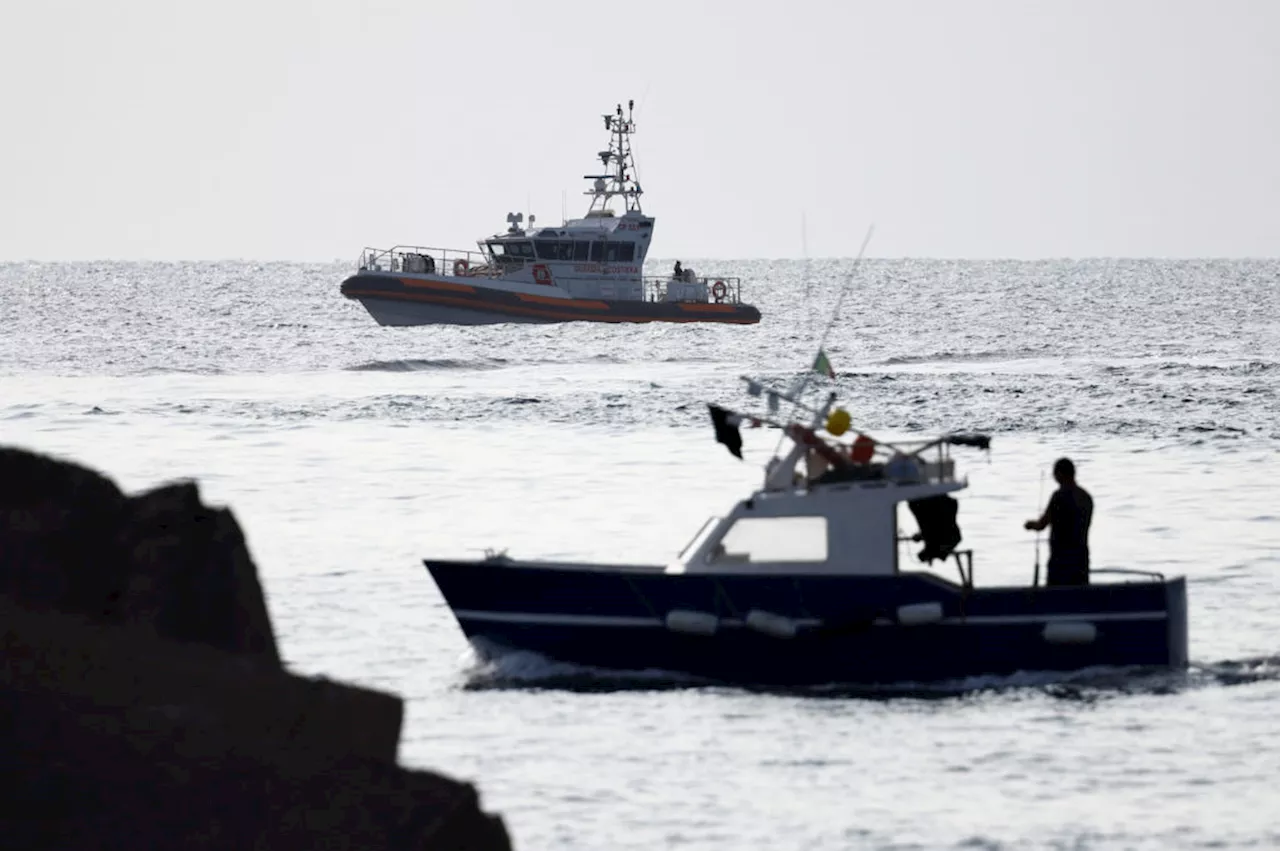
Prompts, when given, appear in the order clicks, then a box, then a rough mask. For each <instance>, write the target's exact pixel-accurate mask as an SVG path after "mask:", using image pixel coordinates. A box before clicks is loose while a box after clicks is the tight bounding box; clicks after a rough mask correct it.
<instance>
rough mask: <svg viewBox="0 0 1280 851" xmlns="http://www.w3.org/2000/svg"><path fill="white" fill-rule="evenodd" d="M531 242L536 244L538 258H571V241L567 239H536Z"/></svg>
mask: <svg viewBox="0 0 1280 851" xmlns="http://www.w3.org/2000/svg"><path fill="white" fill-rule="evenodd" d="M533 244H534V245H535V246H537V249H538V259H539V260H572V259H573V243H572V242H570V241H568V240H555V239H537V240H534V243H533Z"/></svg>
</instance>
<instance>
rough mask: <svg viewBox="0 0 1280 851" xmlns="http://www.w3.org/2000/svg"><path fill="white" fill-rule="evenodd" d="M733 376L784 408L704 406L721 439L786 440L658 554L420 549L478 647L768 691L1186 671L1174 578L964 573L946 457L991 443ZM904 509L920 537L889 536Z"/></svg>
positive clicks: (1183, 613)
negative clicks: (754, 478) (907, 431)
mask: <svg viewBox="0 0 1280 851" xmlns="http://www.w3.org/2000/svg"><path fill="white" fill-rule="evenodd" d="M819 357H820V359H825V355H823V354H821V352H820V354H819ZM744 380H745V381H746V382H747V390H748V393H749V394H750V395H751V396H753V397H762V396H763V397H766V398H767V399H768V401H769V404H768V410H769V411H770V412H772V411H775V410H777V409H779V408H780V407H781V406H782V404H783V403H784V402H785V403H789V404H790V405H791V407H792V410H793V411H794V412H796V414H795V416H794V417H793V418H791V419H789V420H785V421H784V420H774V419H772V418H771V414H769V413H766V414H762V415H759V416H757V415H751V414H743V413H739V412H737V411H731V410H728V409H726V408H722V407H720V406H717V405H708V410H709V413H710V416H711V421H712V426H713V428H714V430H715V436H716V440H717V441H719V442H720V443H722V444H724V445H725V446H726V447H727V448H728V449H729V451H730V452H731V453H733V454H734V455H735V456H737V457H738V458H741V457H742V453H741V449H742V433H741V430H740V429H741V428H742V427H743V425H744V424H750V425H765V426H772V427H775V428H779V429H782V440H781V441H780V443H779V448H778V452H779V453H780V452H781V451H782V450H783V447H784V446H787V444H788V443H789V448H787V450H786V452H785V454H781V455H780V454H778V453H775V454H774V456H773V457H772V458H771V459H770V461H769V462H768V463H767V464H766V465H765V475H764V480H763V483H762V486H761V487H760V488H758V489H757V490H755V491H754V492H752V493H751V494H749V495H747V496H746V497H745V498H743V499H741V500H740V501H738V502H737V503H736V504H735V505H733V506H732V507H731V508H730V510H729V511H728V512H727V513H726V514H725V515H724V516H723V517H713V518H711V519H710V520H708V521H707V522H706V523H705V524H704V525H703V527H702V528H701V529H700V530H699V531H698V532H697V533H696V534H695V535H694V536H693V538H692V540H690V541H689V543H688V544H687V545H686V546H685V547H684V549H683V550H681V551H680V553H679V554H678V555H677V556H676V557H675V558H674V559H673V560H672V561H671V562H670V563H669V564H666V565H657V564H584V563H562V562H549V561H538V560H520V559H515V558H512V557H510V556H508V555H507V554H505V553H502V554H493V553H490V554H488V555H486V556H485V557H484V558H481V559H475V560H467V561H457V560H446V559H435V558H429V559H426V560H425V561H424V564H425V566H426V568H427V570H428V572H429V573H430V576H431V577H432V579H433V580H434V581H435V583H436V585H437V586H438V587H439V589H440V592H441V594H442V595H443V597H444V599H445V601H446V602H447V603H448V605H449V607H450V609H451V610H452V613H453V616H454V618H456V620H457V623H458V625H459V626H460V628H461V630H462V632H463V633H464V634H465V635H466V637H467V638H468V639H469V640H470V641H471V643H472V644H473V645H474V647H475V648H476V650H478V651H479V653H480V655H481V656H483V657H485V658H490V659H492V658H495V657H498V656H501V655H504V654H507V653H510V652H511V651H529V652H533V653H536V654H539V655H541V656H542V657H545V658H547V659H550V660H555V661H559V662H567V663H571V664H573V665H580V666H586V667H588V668H596V669H609V670H619V671H644V670H654V669H656V670H659V671H670V672H673V673H679V674H688V675H693V676H695V677H702V678H707V679H709V680H713V681H719V682H728V683H740V684H757V685H766V686H768V685H777V686H812V685H821V684H842V683H845V684H892V683H918V682H933V681H938V680H956V679H963V678H967V677H972V676H981V675H997V676H998V675H1009V674H1014V673H1017V672H1038V671H1050V672H1062V671H1074V670H1079V669H1084V668H1091V667H1094V666H1121V667H1128V666H1144V667H1146V666H1150V667H1165V668H1183V667H1185V666H1186V665H1187V608H1186V605H1187V604H1186V584H1185V578H1184V577H1174V578H1169V579H1166V578H1165V577H1164V576H1163V575H1162V574H1159V573H1153V572H1147V571H1131V570H1121V569H1116V570H1097V569H1095V570H1094V571H1092V575H1091V576H1090V578H1089V581H1088V584H1085V585H1072V586H1051V585H1047V584H1041V583H1040V577H1039V570H1038V567H1039V559H1038V556H1037V561H1036V570H1035V573H1034V575H1033V577H1032V580H1031V582H1029V583H1028V584H1027V585H1025V586H992V587H983V586H981V585H979V584H978V583H976V582H975V560H974V552H973V550H972V549H961V548H960V547H959V545H960V543H961V540H962V537H961V533H960V528H959V525H958V523H957V522H956V518H957V516H958V515H957V508H958V503H957V501H956V499H955V498H954V497H953V496H952V494H954V493H957V492H959V491H962V490H964V489H965V488H966V487H967V486H968V479H967V477H966V478H959V477H957V475H956V469H955V468H956V465H955V459H954V457H953V450H955V449H956V448H965V447H968V448H974V449H979V450H988V451H989V449H990V438H989V437H988V436H987V435H983V434H973V433H947V434H942V435H940V436H937V437H933V438H930V439H927V440H920V441H916V442H914V443H903V442H886V441H884V440H879V439H877V438H875V437H873V436H871V435H869V434H866V433H862V432H858V431H856V430H853V429H852V427H851V423H850V417H849V414H848V413H847V411H845V410H844V409H843V408H839V407H834V406H835V403H836V395H835V394H834V393H832V394H830V395H829V396H828V397H827V398H826V400H825V402H823V403H822V404H821V405H815V406H812V407H811V406H809V405H807V404H805V403H804V402H803V400H802V398H801V397H802V394H803V389H801V390H800V391H799V392H797V391H795V390H791V389H787V390H783V389H779V388H770V387H768V386H767V385H766V383H765V382H761V381H756V380H753V379H750V378H746V377H744ZM806 420H807V421H806ZM904 506H905V510H904ZM904 515H909V516H910V517H912V518H914V521H915V523H916V525H917V527H918V531H916V532H915V533H913V534H911V535H906V534H904V533H902V532H900V531H899V529H900V523H899V521H900V520H901V519H903V517H904ZM917 545H919V546H920V547H921V549H920V550H919V552H918V553H916V554H915V555H914V557H913V556H912V555H911V552H910V551H911V550H912V549H914V548H915V547H916V546H917ZM904 551H905V552H904ZM935 563H936V565H937V566H938V570H934V569H933V565H934V564H935ZM953 569H954V572H953Z"/></svg>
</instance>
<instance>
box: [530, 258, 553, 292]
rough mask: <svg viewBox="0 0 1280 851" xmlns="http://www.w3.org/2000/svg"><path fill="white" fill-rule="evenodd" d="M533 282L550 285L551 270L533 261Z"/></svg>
mask: <svg viewBox="0 0 1280 851" xmlns="http://www.w3.org/2000/svg"><path fill="white" fill-rule="evenodd" d="M533 282H534V283H535V284H542V285H544V286H548V287H549V286H551V270H550V269H548V268H547V267H546V266H545V265H544V264H542V263H535V264H534V266H533Z"/></svg>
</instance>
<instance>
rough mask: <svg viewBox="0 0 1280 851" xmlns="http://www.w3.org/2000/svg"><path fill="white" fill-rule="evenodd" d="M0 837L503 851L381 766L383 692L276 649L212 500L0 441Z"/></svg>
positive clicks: (501, 831)
mask: <svg viewBox="0 0 1280 851" xmlns="http://www.w3.org/2000/svg"><path fill="white" fill-rule="evenodd" d="M0 658H2V659H3V663H2V664H0V718H3V724H0V752H2V753H3V754H4V755H5V757H4V758H3V759H0V789H2V790H4V791H3V794H0V835H2V836H4V837H5V843H6V844H7V845H9V846H10V847H20V848H31V849H37V848H60V849H79V848H110V847H121V848H124V847H128V848H250V847H254V848H270V849H273V851H277V849H295V848H297V849H301V848H326V849H340V848H352V849H355V848H360V849H410V848H412V849H434V848H458V849H477V851H479V849H506V848H510V842H509V840H508V837H507V834H506V830H505V827H504V826H503V824H502V821H501V820H500V819H499V818H497V817H494V816H491V815H488V814H486V813H484V812H483V811H482V810H481V808H480V804H479V800H478V796H477V794H476V791H475V789H474V788H473V787H472V786H470V785H468V784H465V783H460V782H458V781H456V780H453V779H450V778H447V777H444V776H442V775H439V774H435V773H432V772H427V771H418V770H408V769H405V768H402V767H400V766H399V765H397V763H396V750H397V746H398V742H399V738H400V728H401V723H402V719H403V704H402V702H401V700H400V699H399V698H397V697H395V696H393V695H388V694H384V693H381V692H377V691H372V690H369V689H363V688H357V687H354V686H350V685H346V684H342V683H335V682H331V681H328V680H325V679H323V678H309V677H302V676H298V675H295V674H292V673H289V672H288V671H286V670H285V669H284V668H283V667H282V665H281V662H280V655H279V652H278V649H277V645H276V640H275V636H274V634H273V631H272V627H271V621H270V617H269V615H268V612H267V607H266V603H265V599H264V597H263V593H262V588H261V585H260V584H259V581H258V576H257V569H256V567H255V566H254V564H253V561H252V559H251V558H250V556H249V553H248V549H247V547H246V545H245V540H244V536H243V534H242V533H241V531H240V528H239V525H238V524H237V523H236V521H235V518H234V517H233V516H232V515H231V513H230V512H229V511H226V510H223V509H218V508H211V507H209V506H206V505H204V504H203V503H202V501H201V499H200V495H199V491H198V489H197V487H196V485H195V484H193V483H179V484H172V485H166V486H163V487H160V488H158V489H156V490H152V491H149V492H146V493H142V494H138V495H133V496H130V495H126V494H124V493H122V492H121V491H120V489H119V488H118V487H116V485H115V484H114V483H113V482H112V481H110V480H109V479H107V478H105V477H104V476H102V475H100V474H98V473H96V472H94V471H93V470H90V469H87V468H85V467H82V466H79V465H76V464H71V463H67V462H64V461H59V460H55V459H51V458H48V457H45V456H41V455H37V454H33V453H29V452H25V451H22V450H17V449H0Z"/></svg>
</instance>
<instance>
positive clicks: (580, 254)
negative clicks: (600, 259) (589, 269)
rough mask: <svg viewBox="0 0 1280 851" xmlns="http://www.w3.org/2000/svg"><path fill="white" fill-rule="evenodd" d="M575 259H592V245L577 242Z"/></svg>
mask: <svg viewBox="0 0 1280 851" xmlns="http://www.w3.org/2000/svg"><path fill="white" fill-rule="evenodd" d="M573 259H574V260H579V261H583V260H590V259H591V243H589V242H575V243H574V244H573Z"/></svg>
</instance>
